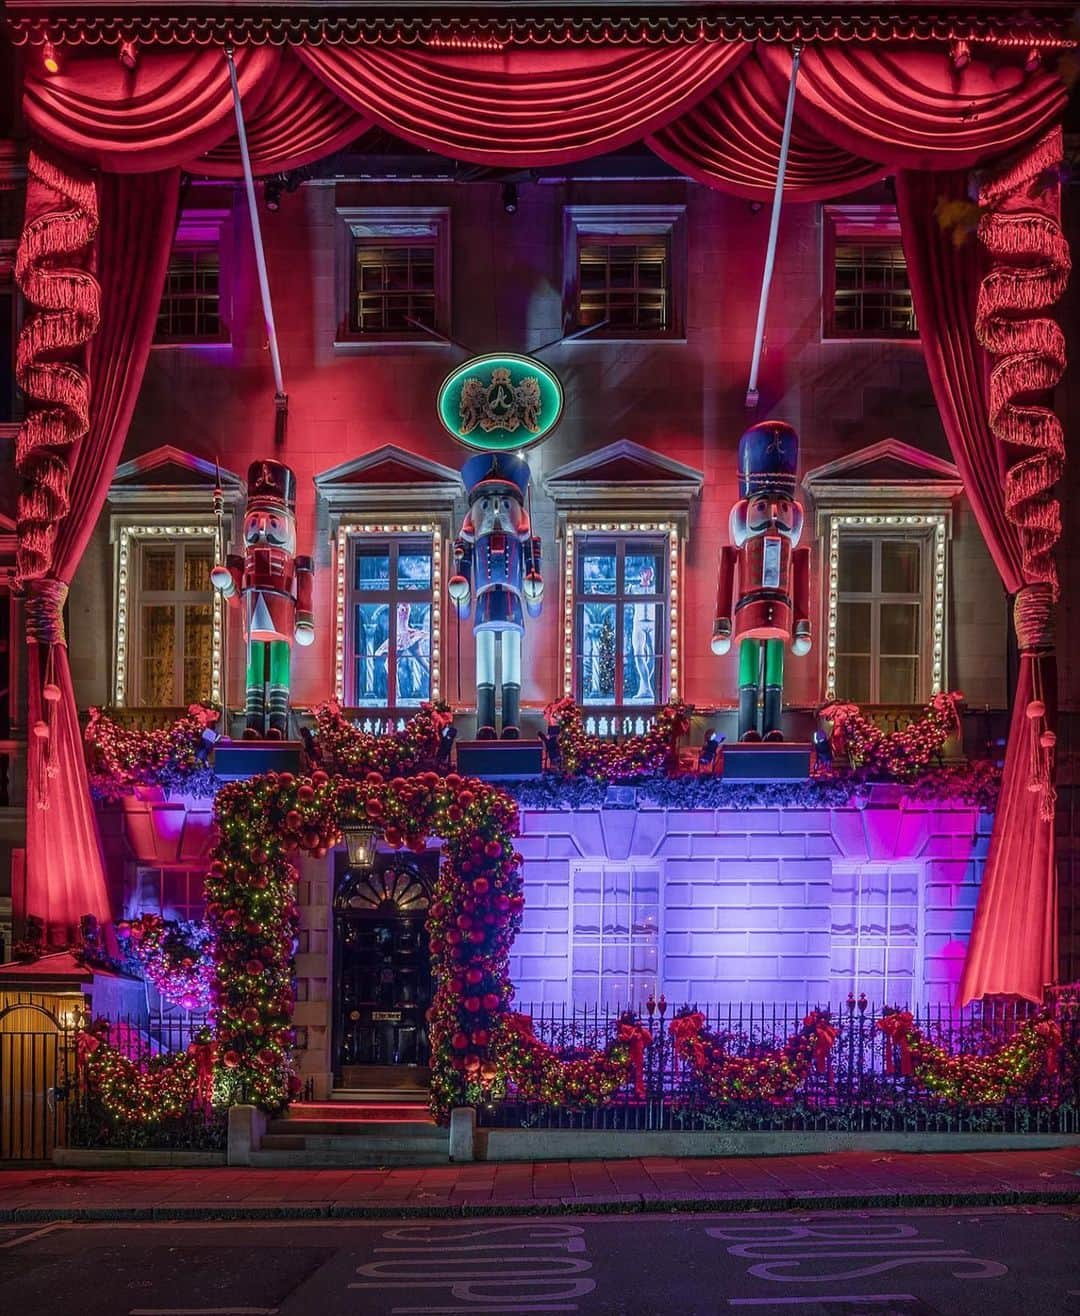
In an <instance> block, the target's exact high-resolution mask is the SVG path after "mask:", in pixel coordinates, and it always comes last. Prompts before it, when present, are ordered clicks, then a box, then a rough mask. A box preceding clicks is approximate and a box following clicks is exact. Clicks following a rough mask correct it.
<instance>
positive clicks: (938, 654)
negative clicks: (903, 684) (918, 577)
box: [825, 512, 947, 703]
mask: <svg viewBox="0 0 1080 1316" xmlns="http://www.w3.org/2000/svg"><path fill="white" fill-rule="evenodd" d="M946 519H947V518H946V517H945V516H944V515H942V514H941V513H928V512H921V513H920V512H903V513H900V512H895V513H894V512H856V513H842V514H839V515H836V516H833V517H832V518H831V519H830V524H829V574H828V589H827V593H826V605H825V698H826V701H827V702H830V703H831V702H832V701H833V700H835V698H836V616H837V611H838V604H839V599H840V576H839V564H840V532H841V530H842V529H874V530H885V529H890V528H892V529H897V530H901V529H912V528H921V529H930V530H932V531H933V538H934V552H933V568H932V581H933V585H932V589H931V595H932V604H931V616H932V623H933V624H932V635H933V643H932V647H931V661H930V694H931V696H933V695H937V694H940V693H941V690H942V683H943V681H944V675H945V576H946V563H945V529H946Z"/></svg>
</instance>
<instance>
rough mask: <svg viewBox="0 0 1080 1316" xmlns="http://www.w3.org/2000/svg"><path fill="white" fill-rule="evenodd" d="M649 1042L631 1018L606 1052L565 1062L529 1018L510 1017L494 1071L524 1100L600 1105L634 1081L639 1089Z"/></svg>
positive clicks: (500, 1036)
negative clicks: (643, 1057)
mask: <svg viewBox="0 0 1080 1316" xmlns="http://www.w3.org/2000/svg"><path fill="white" fill-rule="evenodd" d="M651 1041H652V1038H651V1036H650V1034H649V1033H648V1030H647V1029H645V1028H643V1027H641V1025H640V1024H637V1023H636V1021H634V1020H629V1019H627V1020H626V1021H625V1022H624V1023H621V1024H620V1025H619V1036H618V1037H617V1038H616V1040H615V1041H614V1042H612V1043H611V1044H610V1045H609V1046H607V1047H606V1048H605V1049H604V1050H603V1051H597V1050H593V1051H590V1052H589V1053H588V1054H587V1055H583V1056H575V1057H573V1058H572V1059H566V1058H565V1057H563V1056H560V1055H559V1054H558V1052H557V1051H556V1050H555V1049H554V1047H551V1046H549V1045H548V1044H547V1043H546V1042H542V1041H541V1040H540V1039H539V1038H538V1037H537V1036H536V1035H535V1033H534V1032H533V1021H532V1018H531V1017H530V1016H529V1015H527V1014H507V1015H506V1016H505V1018H504V1019H503V1021H502V1025H501V1027H500V1029H499V1033H498V1037H497V1038H496V1042H495V1050H494V1056H493V1059H494V1068H495V1071H496V1074H497V1075H498V1076H499V1077H500V1078H502V1079H503V1080H504V1081H506V1082H508V1083H509V1084H510V1085H511V1086H512V1088H513V1092H514V1095H515V1096H517V1097H518V1098H519V1099H520V1100H522V1101H542V1102H544V1103H545V1105H549V1106H566V1107H581V1106H602V1105H603V1104H604V1103H605V1102H606V1101H609V1100H610V1099H611V1097H613V1096H614V1095H615V1093H616V1092H617V1091H618V1090H619V1088H621V1087H622V1086H623V1085H624V1084H625V1083H626V1082H627V1081H628V1080H630V1079H631V1078H633V1079H634V1081H635V1083H636V1084H637V1085H638V1087H639V1088H640V1087H641V1085H642V1083H641V1061H640V1056H641V1054H642V1053H643V1051H644V1047H646V1046H648V1045H649V1043H650V1042H651ZM635 1053H637V1055H636V1056H635Z"/></svg>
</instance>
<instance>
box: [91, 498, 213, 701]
mask: <svg viewBox="0 0 1080 1316" xmlns="http://www.w3.org/2000/svg"><path fill="white" fill-rule="evenodd" d="M178 536H179V537H181V538H188V539H194V538H198V539H209V540H212V541H213V544H214V556H215V559H216V560H217V561H218V562H220V561H222V560H223V555H224V552H225V550H224V547H223V545H222V543H221V540H220V538H219V535H218V527H217V526H216V525H215V524H213V523H211V522H206V523H203V524H201V525H130V526H129V525H125V526H121V527H120V544H119V549H118V554H117V567H116V672H115V676H114V680H113V704H114V705H115V706H116V707H117V708H123V707H124V706H125V705H126V703H127V667H128V662H127V659H128V639H129V638H130V635H131V624H130V612H131V604H132V597H131V596H132V592H133V591H132V587H131V579H130V577H131V569H132V561H131V559H132V540H133V539H134V540H140V539H172V538H175V537H178ZM213 594H214V599H213V607H214V629H213V638H212V648H211V657H210V699H211V702H213V703H215V704H218V705H220V704H221V660H222V639H223V635H224V627H225V601H224V599H223V598H222V596H221V595H220V594H219V593H218V591H217V590H214V591H213Z"/></svg>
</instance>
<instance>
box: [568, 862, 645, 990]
mask: <svg viewBox="0 0 1080 1316" xmlns="http://www.w3.org/2000/svg"><path fill="white" fill-rule="evenodd" d="M582 872H598V873H599V874H600V893H599V895H600V899H599V909H600V925H599V930H598V932H597V933H596V936H595V938H594V937H592V936H591V935H590V936H585V937H582V936H581V934H580V932H579V930H578V927H577V916H576V912H575V911H576V910H577V908H578V906H579V904H584V903H585V902H584V901H579V899H578V889H577V885H578V880H579V875H580V874H581V873H582ZM639 872H649V873H655V875H656V925H655V927H654V928H653V930H652V935H651V938H650V937H648V936H635V927H636V925H635V922H634V914H635V909H636V905H635V882H636V875H637V874H638V873H639ZM616 873H627V874H628V875H629V883H630V898H629V906H630V920H629V926H628V928H627V936H626V940H625V942H622V943H617V942H614V941H613V939H610V938H608V939H605V935H604V919H603V910H604V892H605V887H606V885H607V883H606V879H607V877H608V875H609V874H616ZM650 941H651V944H652V948H653V951H654V954H655V961H656V969H655V975H654V977H655V982H654V984H653V986H652V988H651V989H650V990H651V991H652V992H653V994H654V995H655V996H659V995H660V994H661V992H662V991H663V980H664V955H663V945H664V866H663V864H662V863H659V862H657V861H655V860H654V861H643V862H636V861H634V860H626V861H623V860H610V859H606V858H597V859H581V860H575V861H574V862H573V863H571V865H570V927H569V957H568V963H567V995H568V997H569V1004H570V1005H571V1007H573V1008H577V1007H579V1006H583V1007H585V1008H590V1007H591V1008H594V1009H596V1010H597V1011H601V1010H606V1009H610V1008H611V1007H608V1006H605V1005H604V1004H603V997H602V989H603V982H604V978H605V973H604V949H605V947H606V946H608V945H612V944H622V945H625V946H626V948H627V950H628V952H629V959H628V965H627V973H626V976H627V990H628V991H631V990H632V983H633V979H634V968H633V951H634V948H635V947H636V946H646V945H648V944H650ZM579 947H596V948H597V950H598V951H599V955H600V970H599V972H598V974H597V989H598V995H597V997H596V998H595V999H594V1000H589V1001H588V1002H585V1001H581V1000H579V999H578V997H577V995H576V993H575V989H574V981H575V969H574V964H575V959H576V955H577V951H578V949H579ZM644 1004H645V1001H634V1000H625V1001H623V1002H620V1008H626V1007H636V1008H637V1009H641V1008H642V1007H643V1006H644Z"/></svg>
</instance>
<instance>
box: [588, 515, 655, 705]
mask: <svg viewBox="0 0 1080 1316" xmlns="http://www.w3.org/2000/svg"><path fill="white" fill-rule="evenodd" d="M635 544H636V545H639V546H640V548H641V549H642V550H643V551H653V550H654V551H655V552H656V554H657V556H658V557H659V558H660V559H661V563H662V571H661V577H660V580H659V582H658V583H657V588H656V589H655V591H654V592H653V593H652V594H630V593H628V592H627V590H626V558H627V554H628V552H631V551H632V549H633V547H634V545H635ZM601 548H611V549H612V550H613V551H614V557H615V589H614V591H613V592H612V593H611V594H587V593H586V591H585V588H584V563H585V557H586V556H587V555H588V554H589V552H590V551H591V550H592V551H596V550H599V549H601ZM667 550H668V543H667V538H666V536H663V535H655V536H652V535H647V534H641V533H639V532H630V533H623V532H619V531H616V532H615V533H613V534H605V533H604V532H602V531H599V532H597V533H595V534H586V535H581V534H578V535H577V536H576V551H575V555H574V578H573V594H574V644H573V654H574V669H575V670H574V683H575V687H576V688H575V690H574V698H575V701H576V702H577V704H578V706H579V707H580V708H582V709H585V708H616V709H619V710H620V711H622V712H623V715H624V716H625V714H626V712H627V711H629V710H633V709H638V710H641V711H644V710H646V709H649V710H655V709H656V708H659V707H661V706H662V705H663V704H664V703H665V702H666V700H665V699H664V692H665V691H666V689H667V684H668V682H667V669H668V659H669V647H668V646H667V645H661V643H660V641H661V637H663V638H664V639H666V638H668V630H669V624H668V623H667V621H666V616H667V611H668V607H669V606H670V605H669V603H668V592H667V575H668V567H669V562H668V555H667ZM591 602H593V603H599V604H610V605H612V606H614V609H615V636H614V639H615V652H614V660H615V674H614V679H615V689H614V698H613V699H612V700H611V701H608V702H597V701H592V702H589V703H587V702H586V699H585V680H584V667H583V663H584V647H585V646H584V637H585V627H584V609H585V607H586V606H587V605H588V604H589V603H591ZM635 602H643V603H652V604H654V605H655V606H656V608H657V609H658V612H659V618H658V624H657V622H656V621H655V620H654V625H656V630H657V634H656V636H655V638H654V647H653V658H654V662H655V667H656V675H657V676H659V678H660V679H659V680H658V681H656V682H655V684H656V685H657V686H658V687H659V688H658V689H654V691H653V698H652V700H650V701H649V702H643V701H636V702H633V703H630V702H628V701H627V700H626V697H625V695H626V653H625V650H624V638H623V637H624V631H625V618H626V608H627V607H628V606H629V605H632V604H633V603H635Z"/></svg>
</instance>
